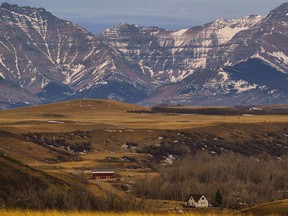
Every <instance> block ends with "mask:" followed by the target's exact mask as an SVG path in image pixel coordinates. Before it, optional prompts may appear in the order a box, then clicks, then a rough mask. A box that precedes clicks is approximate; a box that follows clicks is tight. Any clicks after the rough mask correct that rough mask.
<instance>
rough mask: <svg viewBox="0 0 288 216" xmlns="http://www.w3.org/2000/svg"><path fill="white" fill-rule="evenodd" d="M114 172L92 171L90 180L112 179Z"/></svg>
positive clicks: (104, 170)
mask: <svg viewBox="0 0 288 216" xmlns="http://www.w3.org/2000/svg"><path fill="white" fill-rule="evenodd" d="M114 174H115V172H114V170H106V169H94V170H92V176H91V179H100V180H105V179H113V178H114Z"/></svg>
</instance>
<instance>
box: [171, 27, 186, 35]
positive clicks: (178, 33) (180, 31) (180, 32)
mask: <svg viewBox="0 0 288 216" xmlns="http://www.w3.org/2000/svg"><path fill="white" fill-rule="evenodd" d="M187 30H188V29H181V30H179V31H176V32H173V33H172V34H171V35H173V36H181V35H183V34H184V33H185V32H186V31H187Z"/></svg>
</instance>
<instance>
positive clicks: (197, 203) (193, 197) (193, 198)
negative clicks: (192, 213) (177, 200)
mask: <svg viewBox="0 0 288 216" xmlns="http://www.w3.org/2000/svg"><path fill="white" fill-rule="evenodd" d="M185 206H187V207H194V208H207V207H209V201H208V200H207V198H206V197H205V196H204V195H203V194H190V195H189V196H188V198H187V200H186V202H185Z"/></svg>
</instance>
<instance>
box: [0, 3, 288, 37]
mask: <svg viewBox="0 0 288 216" xmlns="http://www.w3.org/2000/svg"><path fill="white" fill-rule="evenodd" d="M0 2H1V3H3V2H8V3H10V4H18V5H20V6H31V7H43V8H45V9H46V10H48V11H49V12H51V13H53V14H54V15H56V16H58V17H60V18H62V19H66V20H69V21H72V22H74V23H76V24H78V25H81V26H82V27H84V28H86V29H88V30H89V31H91V32H93V33H100V32H102V31H103V30H105V29H107V28H111V27H113V26H115V25H117V24H118V23H120V22H122V23H133V24H138V25H142V26H158V27H162V28H167V29H175V30H176V29H181V28H190V27H193V26H196V25H202V24H205V23H208V22H210V21H213V20H215V19H217V18H224V19H231V18H240V17H243V16H246V15H250V14H254V15H267V14H268V13H269V11H270V10H272V9H274V8H275V7H278V6H279V5H280V4H281V3H284V2H286V1H283V0H274V1H271V0H253V2H252V1H249V0H242V1H233V2H232V1H231V0H218V1H217V2H215V1H214V0H201V1H200V0H157V1H153V0H145V1H141V2H140V1H135V0H121V1H119V0H106V1H98V0H82V1H78V0H61V1H58V0H49V1H45V0H25V1H23V0H9V1H7V0H6V1H0ZM259 5H261V7H260V6H259Z"/></svg>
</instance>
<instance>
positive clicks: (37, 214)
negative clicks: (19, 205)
mask: <svg viewBox="0 0 288 216" xmlns="http://www.w3.org/2000/svg"><path fill="white" fill-rule="evenodd" d="M0 215H1V216H118V215H119V216H164V215H165V216H176V215H183V216H204V215H205V216H218V215H219V214H218V213H217V212H215V213H207V212H204V213H191V212H185V213H179V212H174V213H167V212H165V213H145V212H123V213H120V212H118V213H116V212H78V211H75V212H72V211H71V212H61V211H22V210H11V211H10V210H8V211H7V210H0ZM221 215H223V216H248V215H249V216H256V215H257V216H258V215H259V216H260V214H255V215H254V214H236V213H235V214H234V213H224V214H223V213H222V214H221ZM261 216H278V214H261Z"/></svg>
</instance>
